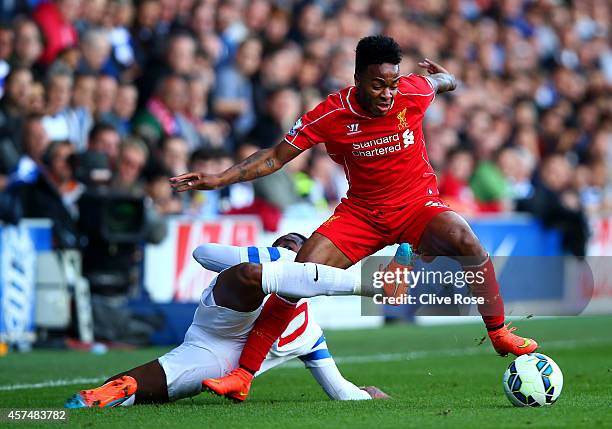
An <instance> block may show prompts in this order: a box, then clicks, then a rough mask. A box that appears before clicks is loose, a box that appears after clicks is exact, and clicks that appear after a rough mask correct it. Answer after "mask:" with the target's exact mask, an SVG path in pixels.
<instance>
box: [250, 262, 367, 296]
mask: <svg viewBox="0 0 612 429" xmlns="http://www.w3.org/2000/svg"><path fill="white" fill-rule="evenodd" d="M261 265H262V269H261V271H262V274H261V288H262V290H263V291H264V292H265V293H266V294H270V293H278V294H279V295H282V296H287V297H291V298H310V297H313V296H318V295H361V294H362V289H361V278H360V276H359V275H355V274H353V273H350V272H348V271H346V270H343V269H340V268H334V267H330V266H327V265H321V264H314V263H312V262H284V261H283V262H279V261H276V262H264V263H263V264H261ZM364 292H365V291H364Z"/></svg>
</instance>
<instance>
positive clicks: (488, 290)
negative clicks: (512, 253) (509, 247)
mask: <svg viewBox="0 0 612 429" xmlns="http://www.w3.org/2000/svg"><path fill="white" fill-rule="evenodd" d="M464 270H465V271H471V272H473V273H474V274H475V277H474V281H473V283H472V285H471V289H472V295H473V296H475V297H483V298H484V299H485V303H484V304H479V305H478V311H479V312H480V315H481V316H482V320H483V321H484V323H485V325H486V327H487V330H488V331H494V330H496V329H499V328H501V327H502V326H504V299H503V298H502V296H501V293H500V292H499V283H497V279H496V278H495V268H493V262H492V261H491V258H490V257H487V260H486V261H485V262H484V263H483V264H482V265H479V266H476V267H464Z"/></svg>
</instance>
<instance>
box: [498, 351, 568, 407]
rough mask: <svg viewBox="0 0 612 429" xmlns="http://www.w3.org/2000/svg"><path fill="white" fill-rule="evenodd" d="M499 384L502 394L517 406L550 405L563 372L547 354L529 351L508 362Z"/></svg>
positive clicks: (553, 401)
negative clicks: (501, 386) (504, 393)
mask: <svg viewBox="0 0 612 429" xmlns="http://www.w3.org/2000/svg"><path fill="white" fill-rule="evenodd" d="M503 385H504V392H506V396H507V397H508V399H509V400H510V402H512V404H513V405H515V406H517V407H541V406H545V405H552V404H554V403H555V401H556V400H557V399H558V398H559V395H560V394H561V389H562V388H563V374H562V373H561V369H560V368H559V366H558V365H557V364H556V363H555V361H553V360H552V359H551V358H549V357H548V356H546V355H543V354H541V353H529V354H526V355H523V356H519V357H518V358H516V359H515V360H514V361H513V362H512V363H511V364H510V366H509V367H508V369H507V370H506V372H505V373H504V381H503Z"/></svg>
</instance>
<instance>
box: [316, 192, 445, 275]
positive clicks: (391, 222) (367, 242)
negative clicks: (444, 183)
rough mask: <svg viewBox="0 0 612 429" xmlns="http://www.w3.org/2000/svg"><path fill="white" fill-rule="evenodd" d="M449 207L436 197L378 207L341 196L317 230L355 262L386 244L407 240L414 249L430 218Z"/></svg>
mask: <svg viewBox="0 0 612 429" xmlns="http://www.w3.org/2000/svg"><path fill="white" fill-rule="evenodd" d="M449 210H451V209H450V207H449V206H447V205H446V204H445V203H444V202H443V201H442V200H441V199H440V198H438V197H423V198H419V199H416V200H412V201H410V202H409V203H408V204H406V205H405V206H403V207H399V208H394V209H385V210H378V209H374V208H365V207H363V206H359V205H356V204H354V203H352V202H351V201H350V200H349V199H347V198H344V199H343V200H342V202H341V203H340V205H338V207H336V210H335V211H334V214H333V215H332V216H331V217H330V218H329V219H327V220H326V221H325V222H323V224H322V225H321V226H320V227H319V228H318V229H317V230H316V232H318V233H319V234H322V235H324V236H325V237H327V238H329V240H331V242H332V243H334V244H335V245H336V247H337V248H338V249H339V250H340V251H341V252H342V253H344V254H345V255H346V256H347V257H348V258H349V259H350V260H351V262H353V263H354V264H356V263H357V262H359V261H360V260H362V259H363V258H365V257H366V256H369V255H371V254H373V253H376V252H377V251H379V250H380V249H382V248H383V247H385V246H389V245H391V244H396V243H398V244H399V243H410V245H411V246H412V247H413V248H414V249H416V248H418V245H419V241H420V240H421V236H422V235H423V231H425V227H426V226H427V224H429V221H430V220H431V219H432V218H433V217H434V216H436V215H437V214H439V213H442V212H445V211H449Z"/></svg>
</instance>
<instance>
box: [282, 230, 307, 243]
mask: <svg viewBox="0 0 612 429" xmlns="http://www.w3.org/2000/svg"><path fill="white" fill-rule="evenodd" d="M287 235H295V236H296V237H298V238H300V239H301V240H302V244H304V242H305V241H306V240H308V239H307V238H306V237H304V236H303V235H302V234H300V233H298V232H290V233H289V234H287Z"/></svg>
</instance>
